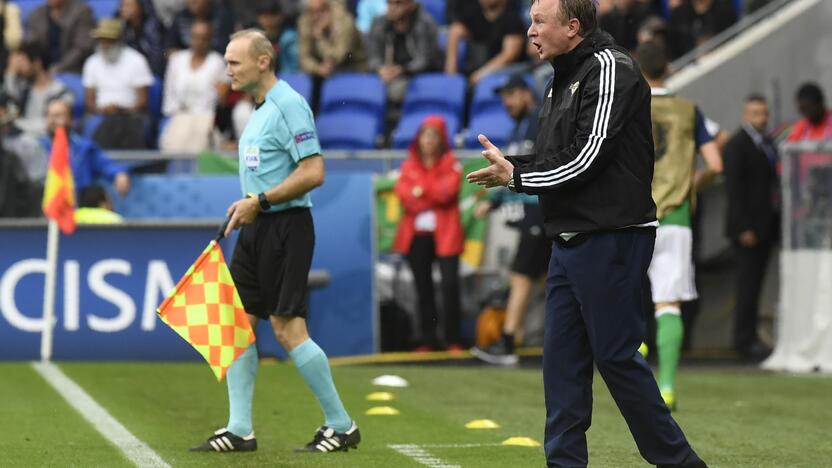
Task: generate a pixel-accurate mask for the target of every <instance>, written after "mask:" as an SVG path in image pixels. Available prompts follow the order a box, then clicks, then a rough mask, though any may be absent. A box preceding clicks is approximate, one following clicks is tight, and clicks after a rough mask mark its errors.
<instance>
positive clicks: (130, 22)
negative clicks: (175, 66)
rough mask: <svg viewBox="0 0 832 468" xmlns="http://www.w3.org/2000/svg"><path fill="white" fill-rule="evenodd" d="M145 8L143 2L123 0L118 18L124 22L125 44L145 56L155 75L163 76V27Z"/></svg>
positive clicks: (139, 0)
mask: <svg viewBox="0 0 832 468" xmlns="http://www.w3.org/2000/svg"><path fill="white" fill-rule="evenodd" d="M145 8H146V7H145V4H144V3H143V2H142V0H121V5H119V8H118V17H119V18H120V19H121V20H122V21H123V22H124V43H125V44H127V45H128V46H130V47H132V48H134V49H136V50H137V51H139V52H140V53H141V54H142V55H144V58H146V59H147V63H148V65H150V69H151V70H152V71H153V74H155V75H158V76H162V75H163V74H164V72H165V55H164V51H163V49H162V44H163V42H164V36H163V33H162V25H161V24H160V23H159V20H157V19H156V17H155V16H153V14H152V12H150V11H147V10H145Z"/></svg>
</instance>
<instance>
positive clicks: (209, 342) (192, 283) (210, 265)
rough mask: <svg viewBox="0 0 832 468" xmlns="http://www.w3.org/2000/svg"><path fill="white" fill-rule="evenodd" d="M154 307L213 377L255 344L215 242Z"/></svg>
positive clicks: (220, 250) (222, 371)
mask: <svg viewBox="0 0 832 468" xmlns="http://www.w3.org/2000/svg"><path fill="white" fill-rule="evenodd" d="M156 311H157V313H158V314H159V318H161V319H162V321H163V322H165V323H166V324H167V325H168V326H169V327H171V328H172V329H173V331H175V332H176V333H178V334H179V336H181V337H182V338H183V339H184V340H185V341H187V342H188V343H190V344H191V346H193V347H194V349H196V350H197V351H198V352H199V354H201V355H202V357H204V358H205V360H206V361H207V362H208V365H210V366H211V370H212V371H214V375H216V377H217V381H221V380H222V378H223V377H224V376H225V373H226V372H227V371H228V368H229V367H231V364H232V363H233V362H234V360H236V359H237V358H238V357H239V356H240V355H241V354H243V352H244V351H245V350H246V349H247V348H248V347H249V346H250V345H251V344H252V343H254V332H253V331H252V330H251V324H249V321H248V316H247V315H246V312H245V310H244V309H243V304H242V301H241V300H240V295H239V294H238V293H237V289H236V288H235V287H234V281H233V280H232V279H231V272H230V271H228V266H227V265H226V264H225V258H224V257H223V255H222V249H221V248H220V245H219V243H218V242H217V241H215V240H214V241H211V243H210V244H208V247H206V248H205V250H204V251H203V252H202V254H200V256H199V258H197V259H196V261H195V262H194V264H193V265H191V267H190V268H189V269H188V271H187V272H186V273H185V276H183V277H182V279H180V280H179V283H178V284H177V285H176V288H175V289H174V290H173V292H172V293H171V294H170V295H169V296H168V297H167V298H166V299H165V300H164V301H163V302H162V305H160V306H159V308H158V309H157V310H156Z"/></svg>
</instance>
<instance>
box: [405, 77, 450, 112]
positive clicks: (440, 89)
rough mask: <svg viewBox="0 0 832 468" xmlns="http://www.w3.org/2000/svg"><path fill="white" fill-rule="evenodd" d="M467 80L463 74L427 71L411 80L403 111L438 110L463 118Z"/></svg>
mask: <svg viewBox="0 0 832 468" xmlns="http://www.w3.org/2000/svg"><path fill="white" fill-rule="evenodd" d="M465 86H466V81H465V78H464V77H463V76H462V75H446V74H444V73H425V74H422V75H416V76H414V77H413V79H411V80H410V83H409V84H408V87H407V93H405V95H404V104H403V109H402V112H404V113H406V114H413V113H417V112H421V113H425V112H437V113H445V114H454V115H456V116H457V118H460V119H461V118H462V112H463V110H464V108H465Z"/></svg>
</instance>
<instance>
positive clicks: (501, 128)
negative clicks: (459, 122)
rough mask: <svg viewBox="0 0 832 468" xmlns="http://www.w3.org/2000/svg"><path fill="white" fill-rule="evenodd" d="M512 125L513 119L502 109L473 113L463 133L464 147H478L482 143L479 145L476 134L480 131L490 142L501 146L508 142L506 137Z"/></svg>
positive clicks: (508, 136)
mask: <svg viewBox="0 0 832 468" xmlns="http://www.w3.org/2000/svg"><path fill="white" fill-rule="evenodd" d="M514 125H515V122H514V119H512V118H511V116H510V115H508V113H507V112H505V111H504V110H497V111H493V112H486V113H484V114H477V115H474V116H472V117H471V121H470V122H469V123H468V133H467V134H466V135H465V147H466V148H470V149H480V148H481V147H482V145H480V142H479V140H478V139H477V136H478V135H479V134H480V133H482V134H483V135H485V136H487V137H488V139H489V140H491V143H494V145H495V146H497V147H498V148H502V147H504V146H506V144H508V139H509V138H510V137H511V130H512V129H513V128H514Z"/></svg>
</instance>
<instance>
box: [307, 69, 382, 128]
mask: <svg viewBox="0 0 832 468" xmlns="http://www.w3.org/2000/svg"><path fill="white" fill-rule="evenodd" d="M386 99H387V97H386V92H385V88H384V83H383V82H382V81H381V78H379V77H378V76H377V75H374V74H370V73H339V74H336V75H332V76H331V77H330V78H328V79H327V80H326V81H324V84H323V85H322V87H321V102H320V105H319V108H320V112H321V113H322V114H323V113H331V112H347V111H351V112H354V113H356V114H370V115H374V116H376V117H379V118H381V117H382V116H383V115H384V109H385V104H386Z"/></svg>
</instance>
